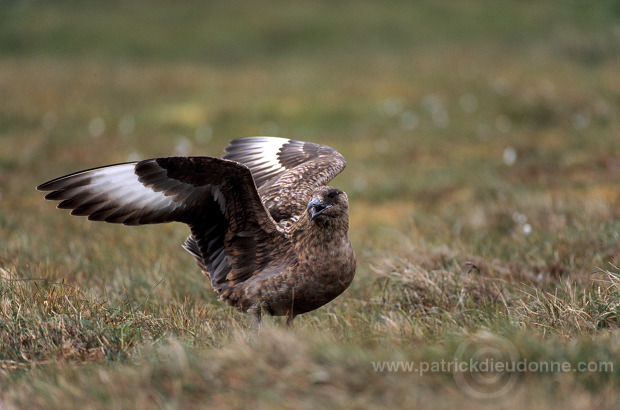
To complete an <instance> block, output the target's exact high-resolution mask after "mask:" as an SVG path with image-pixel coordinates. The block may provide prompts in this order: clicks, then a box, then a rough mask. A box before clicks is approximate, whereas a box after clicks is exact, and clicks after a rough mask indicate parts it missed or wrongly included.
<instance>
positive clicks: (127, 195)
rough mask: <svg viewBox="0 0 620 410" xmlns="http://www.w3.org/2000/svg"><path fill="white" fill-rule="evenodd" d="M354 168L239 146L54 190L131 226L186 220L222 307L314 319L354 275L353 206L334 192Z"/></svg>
mask: <svg viewBox="0 0 620 410" xmlns="http://www.w3.org/2000/svg"><path fill="white" fill-rule="evenodd" d="M345 166H346V161H345V159H344V157H343V156H342V155H341V154H340V153H339V152H338V151H336V150H335V149H334V148H331V147H329V146H327V145H321V144H317V143H312V142H304V141H298V140H294V139H288V138H279V137H264V136H261V137H245V138H239V139H234V140H232V141H230V142H229V145H228V146H227V147H226V148H225V155H224V156H223V157H221V158H216V157H209V156H186V157H181V156H176V157H175V156H172V157H161V158H152V159H145V160H142V161H134V162H126V163H120V164H114V165H107V166H103V167H98V168H92V169H88V170H84V171H79V172H75V173H72V174H69V175H66V176H62V177H59V178H56V179H53V180H51V181H48V182H45V183H43V184H41V185H39V186H38V187H37V190H39V191H43V192H47V194H46V195H45V199H48V200H52V201H60V202H59V203H58V205H57V208H59V209H69V210H71V214H72V215H77V216H86V217H88V219H89V220H92V221H104V222H109V223H117V224H124V225H145V224H158V223H167V222H181V223H184V224H186V225H188V226H189V229H190V234H189V236H188V237H187V239H186V241H185V243H184V244H183V247H184V248H185V250H187V251H188V252H189V253H190V254H191V255H192V256H193V257H194V259H195V261H196V262H197V264H198V266H199V268H200V269H201V271H202V272H203V273H204V274H205V275H206V276H207V277H208V278H209V280H210V282H211V285H212V287H213V289H214V290H215V292H216V293H217V294H219V299H220V300H221V301H223V302H225V303H227V304H229V305H230V306H233V307H235V308H238V309H240V310H241V311H243V312H245V313H247V314H249V315H251V317H252V326H253V327H260V324H261V317H262V315H263V314H268V315H271V316H284V317H286V324H287V325H292V323H293V320H294V319H295V317H296V316H297V315H300V314H303V313H307V312H310V311H313V310H315V309H318V308H320V307H321V306H323V305H325V304H327V303H329V302H330V301H332V300H333V299H335V298H336V297H337V296H339V295H340V294H342V293H343V292H344V291H345V290H346V289H347V288H348V287H349V285H350V284H351V282H352V281H353V278H354V276H355V270H356V258H355V252H354V250H353V247H352V245H351V241H350V239H349V233H348V231H349V200H348V197H347V194H346V193H345V192H344V191H343V190H341V189H338V188H335V187H332V186H328V185H326V184H327V183H328V182H329V181H331V180H332V179H333V178H334V177H335V176H336V175H338V174H339V173H340V172H342V170H343V169H344V168H345Z"/></svg>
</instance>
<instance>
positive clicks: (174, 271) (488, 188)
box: [0, 0, 620, 408]
mask: <svg viewBox="0 0 620 410" xmlns="http://www.w3.org/2000/svg"><path fill="white" fill-rule="evenodd" d="M619 68H620V1H619V0H494V1H485V0H458V1H450V0H418V1H412V0H383V1H369V0H339V1H333V0H330V1H314V0H313V1H310V0H295V1H284V0H272V1H268V2H266V1H258V0H230V1H208V2H203V1H190V0H188V1H164V0H152V1H140V0H134V1H129V0H127V1H120V0H109V1H91V0H82V1H78V0H75V1H68V0H67V1H61V0H46V1H43V0H41V1H36V0H21V1H14V0H13V1H12V0H1V1H0V279H1V280H0V376H1V377H2V378H1V379H0V381H1V382H0V396H4V394H3V389H6V390H4V391H9V390H10V391H12V393H11V394H12V395H13V397H18V400H17V402H19V403H22V404H23V405H22V407H32V405H31V404H32V401H33V400H38V403H40V404H39V405H38V406H35V407H41V408H50V407H58V408H66V406H67V403H78V406H79V405H82V404H84V405H85V406H86V407H89V404H90V407H102V403H103V402H105V403H106V407H110V406H109V404H110V403H115V406H116V407H119V408H120V407H125V408H145V407H153V406H164V407H166V406H167V407H171V408H175V407H188V406H184V405H183V404H188V403H195V407H199V406H201V405H204V403H206V402H208V401H206V400H207V399H209V400H211V399H212V398H218V397H219V399H220V400H221V401H219V402H217V401H215V402H214V403H215V406H216V407H217V405H218V404H219V406H220V407H229V406H230V405H231V403H239V405H238V407H241V406H242V405H246V404H247V403H245V402H244V400H245V399H248V400H254V401H257V403H258V404H263V407H265V408H272V407H273V405H276V404H279V403H281V398H282V397H287V398H288V399H290V400H293V401H292V403H298V404H299V406H297V407H300V408H303V407H312V408H318V407H325V405H330V406H332V405H334V403H342V406H341V407H343V408H350V407H355V404H356V403H357V404H358V406H359V407H367V406H373V405H375V407H377V408H379V407H383V406H385V405H386V402H387V403H388V404H387V405H388V406H389V405H390V404H391V405H392V406H403V407H404V406H406V404H403V403H409V404H410V405H409V407H424V406H420V403H421V401H420V400H424V399H425V400H429V401H433V400H439V401H443V402H444V404H445V405H444V406H443V407H446V408H447V407H455V406H454V405H455V404H456V405H457V406H462V405H463V397H464V396H463V394H462V393H463V392H462V391H461V392H459V391H458V389H456V387H455V386H454V383H453V382H454V380H453V378H452V375H451V374H447V375H446V374H436V375H425V376H424V378H421V377H417V378H416V377H415V374H409V375H407V376H408V377H404V375H403V374H397V373H393V374H384V373H379V372H377V371H374V372H373V369H372V367H371V366H370V361H373V360H403V359H406V360H417V361H420V360H429V359H436V360H439V359H444V358H446V359H447V361H450V360H452V359H453V358H454V357H455V356H454V354H455V353H454V352H455V350H456V349H457V346H458V345H459V343H460V342H461V341H463V340H469V338H470V335H471V334H472V333H473V332H477V331H481V332H482V333H485V332H487V333H488V332H489V331H492V332H495V333H496V334H500V335H503V337H506V338H508V339H510V340H511V341H512V343H513V344H515V346H517V348H518V350H519V352H520V353H521V354H522V356H523V357H524V358H527V359H531V360H532V361H536V360H542V359H549V360H566V361H571V362H576V361H591V360H601V358H607V359H608V360H610V361H615V362H616V364H618V363H617V361H618V359H617V358H618V357H620V356H619V354H618V346H619V344H618V332H617V329H618V323H619V319H618V318H620V293H619V292H618V289H620V276H619V275H618V268H617V267H618V266H620V184H619V182H620V117H619V115H618V114H619V110H620V69H619ZM252 135H273V136H280V137H289V138H296V139H301V140H307V141H313V142H318V143H324V144H328V145H330V146H333V147H334V148H336V149H338V150H339V151H340V152H341V153H342V154H343V155H344V156H345V158H346V159H347V161H348V166H347V169H346V170H345V171H344V172H343V173H342V174H341V175H340V176H338V177H337V178H336V179H335V180H334V182H333V183H332V184H333V185H335V186H338V187H340V188H343V189H344V190H346V191H347V193H348V194H349V198H350V201H351V230H350V233H351V237H352V241H353V243H354V247H355V249H356V253H357V257H358V269H357V276H356V278H355V280H354V282H353V284H352V286H351V288H350V289H349V290H348V291H347V292H346V293H345V294H343V295H342V296H341V297H339V298H337V299H336V300H334V301H333V302H332V303H330V304H329V305H327V306H325V307H323V308H321V309H319V310H317V311H316V312H312V313H310V314H308V315H303V316H302V317H300V318H298V319H296V325H297V326H298V328H297V329H295V330H292V331H289V330H290V329H287V331H286V332H281V333H278V332H275V333H270V332H269V331H266V332H265V333H263V334H261V335H260V337H259V336H256V335H255V334H253V333H252V332H251V331H248V332H247V335H245V334H243V335H242V337H237V336H234V337H230V335H231V332H233V331H235V330H241V331H244V330H245V329H246V318H245V317H244V316H243V315H242V314H241V313H238V312H236V311H233V310H232V309H231V308H228V307H226V306H224V305H223V304H222V303H220V302H218V301H217V296H216V295H215V293H214V292H213V291H212V290H211V289H210V287H209V286H208V284H207V281H206V279H205V278H204V277H203V276H202V275H201V274H200V273H199V271H198V269H197V268H196V266H195V263H194V262H193V260H192V258H191V257H190V256H189V255H187V254H186V253H185V252H184V251H183V250H182V249H181V248H180V244H181V243H182V242H183V240H184V238H185V236H186V235H187V233H188V230H187V227H186V226H175V224H168V225H163V226H150V227H140V228H131V229H130V228H126V227H119V226H114V225H108V224H95V223H91V222H89V221H87V220H86V219H85V218H74V217H69V216H68V212H61V211H57V210H55V209H54V204H52V203H50V202H47V201H44V200H43V198H42V197H43V195H42V194H41V193H39V192H36V191H35V187H36V186H37V185H39V184H41V183H43V182H45V181H47V180H49V179H52V178H55V177H58V176H61V175H64V174H67V173H70V172H75V171H78V170H82V169H87V168H92V167H97V166H101V165H107V164H112V163H118V162H125V161H134V160H139V159H143V158H149V157H157V156H170V155H211V156H220V155H221V154H222V153H223V149H224V147H225V146H226V144H227V142H228V141H229V140H231V139H234V138H239V137H244V136H252ZM602 269H609V270H610V271H605V272H606V273H605V272H604V271H602ZM593 272H598V274H597V275H595V274H593ZM597 278H598V279H597ZM76 306H77V308H76ZM267 321H268V320H267ZM614 329H615V330H614ZM304 332H305V333H304ZM614 332H615V333H614ZM246 336H247V337H246ZM255 338H256V339H258V341H257V342H256V343H247V340H251V341H252V342H254V341H255ZM170 340H173V342H172V344H171V345H170V348H169V349H168V348H167V347H166V346H167V345H166V343H168V341H170ZM181 344H182V345H183V346H181ZM153 345H155V346H156V347H157V346H159V347H161V348H162V349H163V350H161V351H160V350H158V351H156V352H155V353H153V352H151V353H149V349H150V348H151V347H152V346H153ZM162 345H163V347H162ZM159 347H158V348H159ZM166 349H168V350H166ZM198 350H200V352H199V353H198ZM158 352H160V353H158ZM240 352H241V354H240ZM136 357H137V359H136ZM140 357H142V358H146V359H144V360H142V361H141V359H140ZM180 357H182V359H183V360H181V359H179V358H180ZM124 358H130V359H131V360H128V361H126V362H124V364H123V365H124V366H125V367H124V368H122V367H121V368H118V367H114V366H112V365H109V366H108V364H109V363H108V362H109V361H113V360H121V359H124ZM203 359H204V360H203ZM54 361H57V362H56V363H57V364H58V367H54V366H51V365H50V366H48V365H47V364H48V363H50V362H54ZM73 362H78V363H82V362H97V363H96V364H101V363H104V364H105V365H104V366H99V367H88V366H75V367H73V366H70V365H67V363H73ZM187 362H188V363H189V365H188V366H189V367H188V366H185V364H187ZM42 363H46V365H45V366H42V365H41V366H39V365H40V364H42ZM168 363H171V365H170V366H169V365H168ZM179 363H181V364H183V366H185V367H182V368H181V367H179V366H181V365H178V366H177V364H179ZM617 367H618V368H620V365H618V366H617ZM93 368H94V369H95V371H92V369H93ZM7 369H9V370H11V369H12V370H15V369H22V370H24V371H23V372H21V373H20V371H16V372H13V371H12V370H11V371H8V370H7ZM54 369H56V373H54V372H55V370H54ZM119 369H120V370H119ZM192 369H194V370H192ZM31 370H32V371H31ZM192 371H194V373H192ZM57 373H58V374H60V375H61V376H58V377H57V375H56V374H57ZM256 374H261V377H260V378H257V377H256ZM618 374H619V373H618V371H617V369H616V372H615V373H602V372H599V373H587V374H586V373H584V374H581V373H565V374H563V375H558V374H555V373H552V374H547V373H537V374H527V375H524V377H523V378H522V380H523V385H525V386H527V388H523V389H521V390H519V391H518V392H517V391H516V390H515V392H516V393H515V395H514V396H513V395H512V392H511V394H510V395H507V396H508V399H509V400H510V399H515V397H516V399H515V400H517V401H516V402H513V403H516V404H513V407H514V408H524V407H531V405H532V403H537V404H539V403H541V404H539V406H541V408H543V407H546V405H550V406H552V405H555V406H557V407H558V408H561V407H562V406H564V407H566V406H568V407H574V406H578V405H579V404H576V403H586V404H583V405H582V406H583V407H584V408H588V407H589V408H605V403H607V407H608V408H617V407H618V398H617V397H618V395H617V392H618V385H619V384H620V382H619V381H620V377H618ZM136 375H138V376H139V377H136ZM179 375H181V376H182V377H178V376H179ZM211 375H214V376H211ZM282 375H285V377H284V378H283V377H282ZM289 376H290V377H289ZM409 376H411V377H409ZM420 376H421V375H420ZM559 376H561V377H559ZM20 378H21V381H20ZM46 380H47V381H46ZM494 380H496V379H494ZM289 382H290V383H289ZM20 383H21V384H20ZM7 386H8V387H7ZM11 386H12V387H11ZM76 386H77V387H76ZM231 386H232V387H233V388H230V387H231ZM235 386H237V387H241V388H234V387H235ZM424 386H426V387H424ZM104 391H106V393H104ZM306 391H309V392H310V393H309V394H307V393H306ZM597 391H599V392H603V394H600V395H599V396H597V395H596V392H597ZM591 392H594V393H593V395H592V396H590V393H591ZM183 394H184V396H183ZM528 395H531V396H528ZM7 397H8V396H7ZM519 397H521V401H518V400H519ZM541 397H544V398H545V400H543V401H541ZM576 398H580V399H581V401H580V400H578V399H576ZM183 400H185V402H184V401H183ZM192 400H194V401H192ZM546 400H549V401H546ZM604 400H608V401H607V402H605V401H604ZM289 402H290V401H289ZM50 403H52V404H53V403H57V404H56V405H51V404H50ZM87 403H89V404H87ZM119 403H120V404H119ZM145 403H148V405H146V404H145ZM209 403H211V402H209ZM351 403H353V404H354V405H353V406H352V405H351ZM370 403H372V404H370ZM446 403H448V404H446ZM502 403H510V401H508V402H502ZM587 403H590V404H589V405H588V404H587ZM433 404H435V406H436V402H435V403H433ZM279 405H280V406H281V404H279ZM494 405H495V402H494ZM293 406H294V405H293ZM479 406H480V402H473V404H471V403H470V408H479ZM0 407H3V403H2V402H0ZM113 407H114V406H113ZM190 407H191V406H190ZM259 407H260V406H259ZM506 407H510V404H507V405H506Z"/></svg>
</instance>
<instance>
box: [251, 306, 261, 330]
mask: <svg viewBox="0 0 620 410" xmlns="http://www.w3.org/2000/svg"><path fill="white" fill-rule="evenodd" d="M248 313H249V314H251V315H252V323H251V324H250V327H251V328H252V329H255V330H260V318H261V308H260V306H254V307H251V308H250V309H248Z"/></svg>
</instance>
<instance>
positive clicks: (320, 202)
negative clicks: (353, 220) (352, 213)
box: [307, 186, 349, 222]
mask: <svg viewBox="0 0 620 410" xmlns="http://www.w3.org/2000/svg"><path fill="white" fill-rule="evenodd" d="M307 211H308V218H309V219H310V221H311V222H319V221H320V222H327V221H329V220H332V219H335V218H346V219H348V213H349V200H348V198H347V194H346V193H345V192H344V191H342V190H340V189H338V188H334V187H330V186H322V187H319V188H317V189H315V190H314V191H313V192H312V199H310V202H308V207H307Z"/></svg>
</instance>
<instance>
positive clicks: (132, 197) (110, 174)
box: [55, 162, 173, 209]
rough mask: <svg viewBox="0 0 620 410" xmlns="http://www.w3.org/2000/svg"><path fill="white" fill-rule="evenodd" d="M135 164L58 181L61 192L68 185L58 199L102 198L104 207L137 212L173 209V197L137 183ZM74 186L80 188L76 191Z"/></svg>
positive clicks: (117, 166)
mask: <svg viewBox="0 0 620 410" xmlns="http://www.w3.org/2000/svg"><path fill="white" fill-rule="evenodd" d="M136 164H137V163H135V162H134V163H127V164H120V165H112V166H109V167H105V168H97V169H94V170H90V171H83V172H80V173H77V174H73V175H69V176H67V177H63V178H62V179H59V180H56V181H55V182H56V183H58V184H61V183H62V185H60V186H59V188H60V189H63V185H65V184H66V186H67V188H66V189H64V190H63V191H61V192H60V193H59V195H60V197H59V198H58V199H68V198H78V197H84V196H89V197H92V198H94V197H99V196H100V197H101V198H102V204H103V203H105V202H108V203H114V204H116V205H117V206H122V205H131V206H132V207H135V208H137V209H140V208H153V209H161V208H166V207H169V206H170V205H172V203H173V200H172V198H171V197H168V196H166V195H165V194H164V193H163V192H155V191H153V190H152V189H151V188H149V187H146V186H144V185H143V184H142V183H141V182H140V181H139V180H138V175H136V173H135V167H136ZM75 185H78V186H76V187H75V188H73V186H75ZM79 185H82V186H79ZM65 197H66V198H65Z"/></svg>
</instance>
